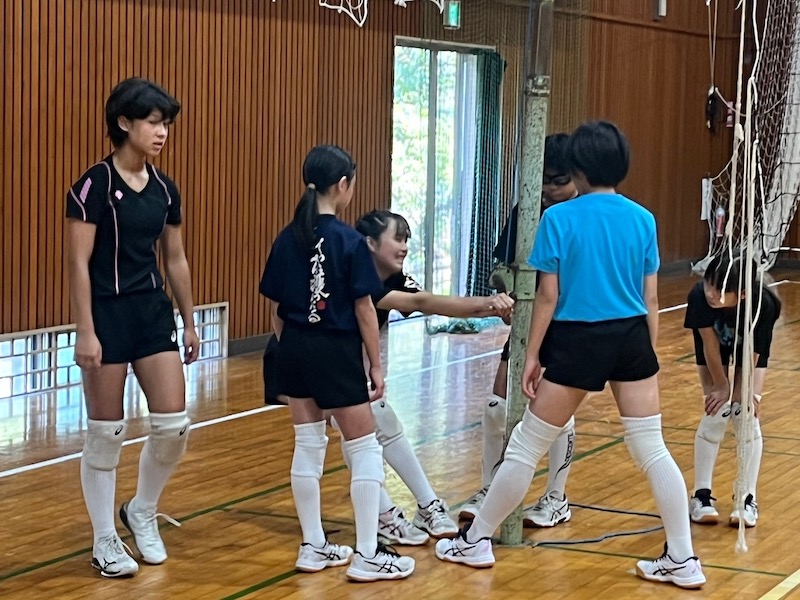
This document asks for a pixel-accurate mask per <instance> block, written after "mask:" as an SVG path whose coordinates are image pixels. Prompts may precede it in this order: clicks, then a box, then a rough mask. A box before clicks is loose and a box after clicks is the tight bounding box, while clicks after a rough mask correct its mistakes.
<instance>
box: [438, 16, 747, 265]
mask: <svg viewBox="0 0 800 600" xmlns="http://www.w3.org/2000/svg"><path fill="white" fill-rule="evenodd" d="M715 4H719V5H720V8H719V10H720V12H719V14H718V28H717V34H718V35H717V40H718V41H717V46H716V55H717V56H716V61H715V63H716V66H715V79H716V85H717V87H719V88H720V90H721V91H722V93H723V94H724V95H725V97H726V98H733V97H735V81H734V67H735V65H736V61H737V55H736V52H737V49H738V33H737V32H738V23H737V22H736V20H735V16H734V14H733V8H732V3H715ZM653 6H654V5H653V2H651V1H649V0H646V1H645V0H637V1H635V2H634V1H630V2H622V1H620V0H556V2H555V15H554V16H555V19H554V35H553V51H552V60H553V62H552V88H553V89H552V95H551V102H550V112H549V123H548V130H549V131H551V132H555V131H568V130H570V129H572V128H574V127H575V126H576V125H578V124H579V123H580V122H582V121H584V120H586V119H608V120H611V121H614V122H616V123H617V124H619V126H620V127H621V128H622V129H623V130H624V131H625V133H626V135H627V136H628V138H629V141H630V143H631V147H632V157H633V159H632V164H631V172H630V175H629V177H628V179H627V180H626V181H625V182H624V184H623V185H622V186H621V188H620V189H621V191H622V192H623V193H626V194H628V195H629V196H631V197H632V198H634V199H636V200H638V201H639V202H641V203H642V204H644V205H645V206H647V207H648V208H649V209H650V210H652V211H653V212H654V213H655V215H656V218H657V220H658V225H659V242H660V246H661V258H662V261H663V262H664V263H670V262H674V261H678V260H685V259H692V258H698V257H700V256H703V255H704V254H705V250H706V248H707V244H708V237H707V236H708V234H707V225H706V224H705V223H704V222H702V221H700V219H699V215H700V180H701V179H702V178H703V177H704V176H706V174H708V173H711V174H716V173H717V172H718V171H719V170H720V169H721V168H722V166H723V165H724V164H725V163H726V162H727V161H728V158H729V157H730V153H731V142H732V140H731V136H730V134H729V132H728V130H726V129H725V127H724V126H722V127H718V129H717V133H715V134H712V133H710V132H709V131H708V129H707V128H706V126H705V102H706V94H707V91H708V89H709V85H710V81H711V75H710V70H711V68H710V60H709V41H708V14H707V9H706V6H705V3H704V2H669V3H668V6H669V10H668V14H667V16H666V17H665V18H664V19H662V20H660V21H655V20H654V19H653ZM464 7H465V8H464V24H463V26H462V28H461V29H460V30H457V31H452V32H451V31H445V32H443V33H442V30H441V27H440V26H439V25H440V23H441V17H439V15H438V13H437V12H436V11H435V10H432V9H431V8H429V7H426V8H425V11H424V19H425V27H424V31H425V34H426V35H428V36H430V37H437V35H438V37H440V38H444V39H447V40H449V41H455V42H462V43H477V44H487V45H493V46H496V47H497V49H498V52H500V53H501V54H502V55H503V57H504V58H505V59H506V61H507V62H508V69H507V72H506V82H505V83H506V85H505V88H504V89H505V93H504V105H503V108H504V110H505V113H504V119H505V124H504V129H503V134H504V142H505V143H504V152H505V158H506V160H505V161H504V167H505V168H504V175H505V182H504V188H503V189H504V191H505V192H508V191H510V190H511V189H512V179H511V177H512V170H511V169H512V162H511V160H510V158H509V156H510V152H511V150H512V149H513V139H514V137H513V136H514V132H515V130H516V111H517V110H518V105H519V101H518V97H517V96H516V90H519V89H520V86H521V85H522V83H521V82H522V80H521V79H520V76H521V70H522V69H521V65H522V61H523V48H524V39H525V28H526V23H527V14H528V9H527V2H525V1H524V0H473V1H470V2H469V3H464ZM437 31H438V32H439V33H438V34H437ZM504 199H505V196H504Z"/></svg>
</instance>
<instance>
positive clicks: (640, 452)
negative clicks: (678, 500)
mask: <svg viewBox="0 0 800 600" xmlns="http://www.w3.org/2000/svg"><path fill="white" fill-rule="evenodd" d="M622 425H623V426H624V428H625V444H626V445H627V446H628V451H629V452H630V453H631V457H633V462H635V463H636V465H637V466H638V467H639V468H640V469H641V470H642V471H644V472H645V473H646V472H647V471H648V469H649V468H650V467H652V466H653V465H654V464H655V463H657V462H658V461H659V460H661V459H663V458H667V457H669V455H670V454H669V450H667V446H666V445H665V444H664V435H663V434H662V433H661V415H655V416H653V417H643V418H633V417H622Z"/></svg>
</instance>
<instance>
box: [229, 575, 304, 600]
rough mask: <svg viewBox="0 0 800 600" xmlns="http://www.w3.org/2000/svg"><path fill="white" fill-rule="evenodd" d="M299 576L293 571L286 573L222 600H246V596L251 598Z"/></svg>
mask: <svg viewBox="0 0 800 600" xmlns="http://www.w3.org/2000/svg"><path fill="white" fill-rule="evenodd" d="M295 575H297V571H295V570H294V569H292V570H291V571H286V572H285V573H281V574H280V575H276V576H275V577H270V578H269V579H265V580H264V581H261V582H259V583H256V584H255V585H251V586H250V587H249V588H245V589H243V590H239V591H238V592H235V593H233V594H231V595H230V596H225V597H223V598H222V600H237V599H238V598H244V597H245V596H249V595H250V594H252V593H253V592H257V591H259V590H263V589H264V588H267V587H270V586H271V585H275V584H276V583H280V582H281V581H284V580H286V579H289V578H290V577H294V576H295Z"/></svg>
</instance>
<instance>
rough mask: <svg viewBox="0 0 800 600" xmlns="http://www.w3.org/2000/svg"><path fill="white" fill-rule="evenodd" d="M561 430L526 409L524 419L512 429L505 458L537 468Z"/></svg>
mask: <svg viewBox="0 0 800 600" xmlns="http://www.w3.org/2000/svg"><path fill="white" fill-rule="evenodd" d="M560 431H561V428H560V427H554V426H553V425H549V424H548V423H545V422H544V421H541V420H540V419H537V418H536V417H535V416H533V413H531V411H530V410H528V409H525V412H524V413H523V414H522V421H520V422H519V423H517V424H516V425H515V426H514V429H513V430H512V431H511V436H510V437H509V438H508V446H506V453H505V455H504V458H503V459H504V460H510V461H516V462H518V463H522V464H523V465H527V466H529V467H531V468H532V469H535V468H536V465H537V464H539V461H540V460H541V459H542V456H544V455H545V453H546V452H547V450H549V448H550V446H551V445H552V443H553V440H555V439H556V437H558V434H559V432H560Z"/></svg>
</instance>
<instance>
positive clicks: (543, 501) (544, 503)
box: [534, 492, 564, 510]
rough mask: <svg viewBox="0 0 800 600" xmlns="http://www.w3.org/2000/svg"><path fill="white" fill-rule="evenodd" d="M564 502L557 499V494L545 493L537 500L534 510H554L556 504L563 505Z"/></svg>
mask: <svg viewBox="0 0 800 600" xmlns="http://www.w3.org/2000/svg"><path fill="white" fill-rule="evenodd" d="M563 502H564V500H562V499H561V498H559V497H558V494H557V492H547V493H546V494H545V495H544V496H542V497H541V498H539V502H537V503H536V506H535V507H534V508H539V509H545V508H547V509H550V510H554V509H556V508H557V506H556V505H557V504H561V503H563Z"/></svg>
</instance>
